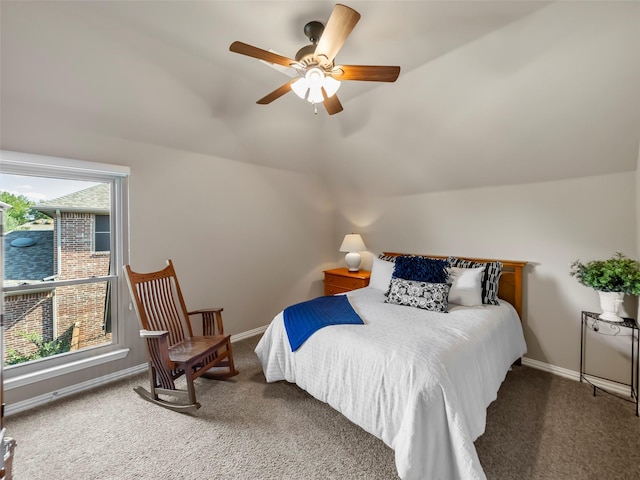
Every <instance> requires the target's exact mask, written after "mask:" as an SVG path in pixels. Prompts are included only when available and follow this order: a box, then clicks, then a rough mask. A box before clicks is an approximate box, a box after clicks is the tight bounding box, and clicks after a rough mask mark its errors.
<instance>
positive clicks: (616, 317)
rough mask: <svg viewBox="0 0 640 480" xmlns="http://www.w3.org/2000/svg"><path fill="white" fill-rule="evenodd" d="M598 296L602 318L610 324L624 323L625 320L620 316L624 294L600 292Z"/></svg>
mask: <svg viewBox="0 0 640 480" xmlns="http://www.w3.org/2000/svg"><path fill="white" fill-rule="evenodd" d="M598 295H599V296H600V308H601V309H602V314H601V315H600V318H601V319H602V320H606V321H608V322H624V319H623V318H622V317H621V316H620V313H622V302H624V293H622V292H600V291H598Z"/></svg>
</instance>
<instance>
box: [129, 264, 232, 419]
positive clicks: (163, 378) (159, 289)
mask: <svg viewBox="0 0 640 480" xmlns="http://www.w3.org/2000/svg"><path fill="white" fill-rule="evenodd" d="M125 270H126V273H127V281H128V284H129V291H130V292H131V297H132V298H133V300H134V304H135V309H136V314H137V316H138V320H139V321H140V328H141V329H142V330H140V336H141V337H143V338H144V339H145V343H146V346H147V354H148V357H149V381H150V384H151V391H150V392H149V391H147V390H146V389H144V388H143V387H136V388H134V391H135V392H136V393H138V394H139V395H140V396H141V397H142V398H144V399H145V400H147V401H149V402H152V403H156V404H158V405H160V406H163V407H165V408H168V409H170V410H175V411H178V412H189V411H195V410H197V409H198V408H200V404H199V403H198V402H197V401H196V393H195V389H194V385H193V381H194V380H195V379H196V378H198V377H205V378H213V379H224V378H229V377H232V376H234V375H237V374H238V371H237V370H236V369H235V367H234V365H233V354H232V351H231V340H230V338H231V337H230V336H229V335H224V327H223V325H222V308H211V309H206V310H196V311H192V312H188V311H187V309H186V307H185V303H184V298H183V297H182V292H181V290H180V284H179V283H178V278H177V277H176V273H175V270H174V269H173V263H172V262H171V260H167V267H166V268H164V269H163V270H160V271H159V272H151V273H136V272H134V271H132V270H131V267H130V266H129V265H125ZM190 315H201V316H202V331H203V334H202V336H194V335H193V330H192V328H191V321H190V319H189V316H190ZM182 375H184V376H185V379H186V382H187V390H183V389H178V388H176V385H175V383H174V381H175V380H176V379H177V378H178V377H180V376H182ZM159 395H163V396H164V397H167V396H168V397H174V398H176V399H178V400H179V401H174V400H168V399H162V398H160V397H159ZM185 401H186V402H187V403H185Z"/></svg>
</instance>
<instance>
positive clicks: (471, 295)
mask: <svg viewBox="0 0 640 480" xmlns="http://www.w3.org/2000/svg"><path fill="white" fill-rule="evenodd" d="M483 273H484V267H480V268H460V267H451V268H449V281H450V282H451V290H449V303H455V304H457V305H464V306H465V307H473V306H475V305H482V274H483Z"/></svg>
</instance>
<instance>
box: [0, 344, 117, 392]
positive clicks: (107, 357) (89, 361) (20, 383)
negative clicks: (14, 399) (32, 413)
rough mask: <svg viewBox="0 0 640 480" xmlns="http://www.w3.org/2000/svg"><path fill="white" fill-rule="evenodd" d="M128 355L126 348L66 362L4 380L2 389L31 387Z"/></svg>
mask: <svg viewBox="0 0 640 480" xmlns="http://www.w3.org/2000/svg"><path fill="white" fill-rule="evenodd" d="M128 354H129V349H128V348H121V349H118V350H114V351H112V352H107V353H103V354H100V355H96V356H93V357H88V358H85V359H82V360H76V361H73V362H66V363H64V364H62V365H57V366H55V367H50V368H44V369H42V370H38V371H35V372H31V373H26V374H23V375H18V376H16V377H13V378H5V380H4V389H5V390H12V389H14V388H20V387H24V386H25V385H31V384H33V383H37V382H40V381H42V380H47V379H49V378H53V377H58V376H60V375H66V374H68V373H73V372H77V371H78V370H84V369H86V368H91V367H95V366H97V365H102V364H103V363H107V362H113V361H115V360H120V359H121V358H125V357H126V356H127V355H128Z"/></svg>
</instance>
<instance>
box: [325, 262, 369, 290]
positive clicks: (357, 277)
mask: <svg viewBox="0 0 640 480" xmlns="http://www.w3.org/2000/svg"><path fill="white" fill-rule="evenodd" d="M370 278H371V272H367V271H365V270H359V271H357V272H350V271H349V269H348V268H334V269H332V270H325V271H324V294H325V295H335V294H336V293H344V292H350V291H351V290H355V289H356V288H363V287H366V286H368V285H369V279H370Z"/></svg>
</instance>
